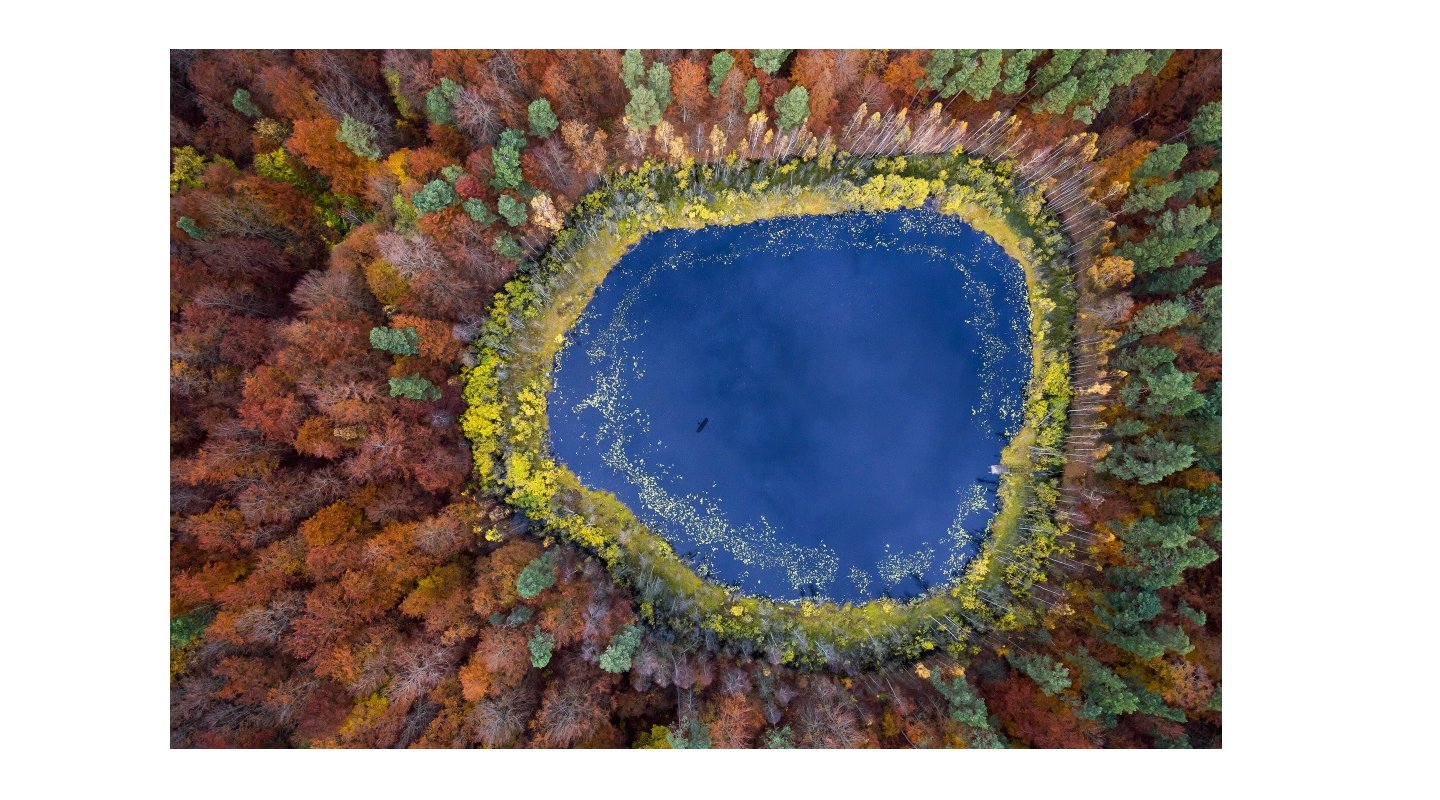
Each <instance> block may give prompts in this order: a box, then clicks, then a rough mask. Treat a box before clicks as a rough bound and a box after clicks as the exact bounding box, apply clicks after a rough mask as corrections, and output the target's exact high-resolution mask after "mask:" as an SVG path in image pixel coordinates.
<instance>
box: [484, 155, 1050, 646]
mask: <svg viewBox="0 0 1440 800" xmlns="http://www.w3.org/2000/svg"><path fill="white" fill-rule="evenodd" d="M1013 174H1014V164H1013V163H1012V162H1007V161H1000V162H990V161H986V160H984V159H980V158H974V157H969V156H967V155H966V154H965V153H963V152H961V151H959V150H956V151H953V152H950V153H944V154H932V155H908V156H896V157H882V158H873V157H859V156H852V155H849V154H845V153H835V152H828V151H827V152H824V153H820V154H818V155H811V156H810V157H808V158H801V159H793V160H790V161H786V162H784V163H777V162H773V161H769V162H746V161H737V160H736V159H735V158H734V157H733V156H732V157H731V158H730V159H728V160H726V161H724V162H720V163H717V164H705V165H696V164H693V163H689V164H682V165H681V166H679V167H675V166H673V165H665V164H656V163H650V162H647V163H645V164H643V165H641V166H640V167H639V168H637V169H634V170H629V171H626V172H621V173H617V174H613V175H610V176H609V177H608V179H607V180H606V182H605V183H604V184H602V185H601V186H600V187H599V188H597V189H596V190H594V191H592V192H591V193H590V194H588V195H586V196H585V197H584V198H582V199H581V200H580V202H579V203H577V204H576V206H575V208H574V209H572V210H571V213H570V219H569V224H568V226H567V227H566V228H564V229H563V230H561V231H560V232H559V233H558V234H557V235H556V237H555V239H554V241H553V242H552V244H551V247H550V249H549V251H548V253H547V254H546V256H545V257H544V258H543V259H542V260H541V261H540V262H539V263H534V264H527V265H526V266H525V267H523V268H522V271H521V273H520V274H519V275H518V276H517V277H516V278H515V279H513V280H512V281H510V282H509V283H508V284H506V286H505V288H504V290H503V291H502V292H501V293H500V294H498V295H497V296H496V297H495V300H494V303H493V306H492V310H491V314H490V317H489V320H488V322H487V324H486V325H485V328H484V330H483V332H482V334H481V335H480V337H479V339H478V340H477V341H476V343H475V345H474V346H475V366H474V367H471V368H468V369H466V370H465V373H464V376H463V377H464V399H465V401H466V403H467V404H468V409H467V410H466V412H465V414H464V416H463V417H462V420H461V424H462V427H463V429H464V432H465V434H466V436H468V437H469V439H470V441H471V443H472V447H473V452H474V457H475V472H474V479H475V485H476V490H477V491H481V492H485V493H488V494H493V495H495V496H498V497H501V498H503V499H504V500H505V502H507V503H508V504H509V505H510V506H511V507H513V508H514V509H515V510H516V511H517V512H518V513H520V514H522V515H524V517H525V518H526V519H528V520H529V521H530V522H531V523H532V524H533V526H534V527H535V528H536V529H537V532H539V533H540V534H541V535H544V536H550V537H557V538H559V539H563V540H565V541H568V542H571V543H573V544H575V545H577V546H579V547H581V548H584V549H585V550H587V551H589V552H591V553H593V554H594V555H595V556H596V557H598V558H599V559H601V560H602V561H603V562H604V564H605V565H606V567H607V568H608V569H609V571H610V572H611V574H612V575H613V576H614V577H615V578H616V579H617V580H619V581H621V582H623V583H625V584H627V585H628V586H630V587H631V588H632V589H633V590H634V591H635V593H636V601H637V602H638V603H639V605H640V613H641V616H642V618H643V619H644V620H645V621H646V622H647V623H649V624H652V625H656V626H666V627H668V628H670V629H671V630H672V631H673V632H674V635H675V636H676V637H677V638H681V639H685V640H687V641H693V642H694V643H696V644H697V645H705V646H711V647H727V648H732V649H735V650H737V651H748V652H750V653H752V654H756V655H762V656H765V657H769V658H770V659H772V660H773V661H775V662H776V663H785V664H791V665H795V666H800V667H816V668H818V667H825V666H839V665H853V666H857V667H858V666H866V665H873V664H876V663H880V662H886V661H895V660H900V661H907V660H908V661H913V660H917V659H919V658H921V657H923V656H924V655H925V654H926V653H927V652H930V651H934V650H945V651H948V652H949V653H951V654H952V655H955V656H959V657H963V656H965V655H966V654H968V653H973V652H976V651H977V650H978V648H977V638H978V637H979V636H982V635H985V634H988V633H1003V632H1005V631H1012V630H1016V629H1020V628H1024V627H1028V626H1031V625H1034V624H1036V623H1037V622H1038V620H1039V613H1038V612H1037V609H1036V605H1037V604H1036V603H1033V602H1029V601H1030V600H1031V599H1032V597H1033V595H1034V594H1035V593H1036V592H1037V591H1045V589H1044V587H1043V586H1037V584H1043V583H1044V582H1045V581H1046V580H1047V570H1046V564H1047V560H1048V558H1049V557H1050V556H1052V555H1061V556H1069V555H1073V552H1072V548H1073V544H1070V543H1069V542H1070V541H1073V540H1069V539H1066V538H1065V537H1064V536H1063V534H1064V533H1065V531H1066V527H1065V525H1063V524H1060V523H1058V522H1057V521H1056V520H1055V519H1054V518H1053V512H1054V507H1055V501H1056V498H1057V496H1058V493H1059V476H1060V471H1061V467H1062V466H1063V458H1062V457H1061V456H1059V455H1058V453H1059V452H1060V451H1062V450H1063V439H1064V436H1065V434H1066V429H1065V426H1066V416H1067V411H1068V408H1069V405H1070V401H1071V398H1072V395H1073V391H1072V388H1071V383H1070V363H1071V345H1072V334H1071V321H1072V318H1073V314H1074V304H1075V297H1074V290H1073V288H1072V286H1073V283H1072V281H1071V280H1070V278H1071V276H1072V268H1071V265H1070V264H1069V262H1068V260H1067V258H1066V257H1065V255H1064V254H1065V252H1066V242H1065V240H1064V237H1063V236H1062V235H1061V232H1060V226H1059V223H1058V222H1057V220H1056V219H1055V217H1054V216H1053V215H1052V214H1051V213H1050V212H1049V211H1048V210H1047V209H1046V208H1045V205H1044V202H1043V200H1042V198H1041V196H1040V194H1039V193H1038V192H1036V191H1026V190H1023V189H1020V188H1018V187H1017V185H1016V181H1015V180H1013V178H1012V176H1013ZM921 207H929V208H932V209H934V210H935V211H938V212H939V213H943V214H950V215H954V216H957V217H959V218H961V219H962V220H964V221H965V222H967V223H968V224H970V225H971V226H973V227H974V228H976V229H977V230H979V231H981V232H983V233H986V234H988V235H989V236H991V237H992V238H994V240H995V241H996V242H997V243H998V244H999V245H1000V246H1001V247H1002V248H1004V250H1005V252H1006V253H1007V254H1009V255H1010V256H1011V257H1012V258H1014V259H1015V260H1016V262H1018V263H1019V264H1020V266H1021V268H1022V269H1023V270H1024V274H1025V282H1026V288H1027V292H1028V298H1029V305H1030V312H1031V313H1030V318H1031V324H1030V339H1031V344H1032V348H1033V353H1032V364H1033V371H1032V375H1031V378H1030V380H1029V383H1028V386H1027V389H1026V402H1025V413H1024V423H1023V426H1022V428H1021V429H1020V431H1019V432H1018V433H1017V434H1016V435H1015V437H1014V438H1013V439H1012V441H1011V442H1010V444H1009V445H1008V446H1007V447H1006V448H1005V449H1004V451H1003V453H1002V456H1001V463H1002V465H1003V467H1004V472H1003V474H1002V475H1001V476H1000V486H999V505H998V510H997V512H996V514H995V516H994V517H993V518H992V519H991V521H990V524H989V529H988V531H987V536H986V538H985V541H984V544H983V546H982V548H981V550H980V552H979V553H978V554H977V555H976V556H975V557H974V558H973V559H972V560H971V562H970V563H969V564H968V565H967V567H966V569H965V572H964V574H963V575H962V576H960V577H959V578H957V579H955V580H953V581H951V582H950V583H949V584H947V585H944V586H940V587H937V588H935V589H933V590H932V591H931V592H929V593H928V594H927V595H925V596H923V597H921V598H918V599H915V600H912V601H909V602H900V601H897V600H893V599H888V598H886V599H879V600H874V601H871V602H868V603H864V604H851V603H844V604H837V603H834V602H828V601H817V600H796V601H784V600H773V599H770V598H766V597H760V596H756V595H751V594H747V593H745V592H743V591H740V590H738V589H737V588H735V587H731V586H725V585H722V584H720V583H717V582H714V581H711V580H707V579H706V578H703V577H701V576H700V575H698V574H697V573H696V572H695V571H694V570H693V569H691V568H690V567H689V566H688V565H687V564H686V563H685V562H684V561H682V560H681V559H680V558H679V557H678V556H677V555H676V553H675V552H674V550H673V549H672V548H671V546H670V545H669V543H668V542H666V541H665V539H663V538H662V537H661V536H660V535H658V534H656V533H655V532H653V531H651V530H649V529H648V528H646V527H645V526H644V525H643V524H642V523H641V522H640V521H639V520H638V519H637V518H636V517H635V515H634V513H633V512H632V511H631V510H630V509H629V508H627V507H626V506H625V505H624V504H623V503H621V502H620V501H619V500H617V499H616V498H615V496H614V495H612V494H610V493H607V492H601V491H597V490H595V489H592V488H589V487H587V486H584V485H583V484H582V483H581V482H580V480H579V479H578V478H577V477H576V476H575V475H574V473H572V472H571V471H570V470H569V469H567V468H566V467H565V466H564V465H562V464H559V463H557V462H556V460H555V459H554V458H553V457H552V456H551V454H550V453H548V452H547V450H546V430H547V425H548V419H547V416H546V397H547V395H548V393H549V390H550V370H551V368H552V365H553V362H554V358H555V355H556V353H557V352H558V351H559V350H560V348H561V347H562V346H563V345H564V343H565V336H566V332H567V331H568V330H569V329H570V327H571V326H572V325H574V324H575V322H576V320H577V319H578V318H579V317H580V315H581V313H582V312H583V310H584V308H585V306H586V305H587V304H588V303H589V301H590V298H591V297H592V296H593V295H594V292H595V289H596V288H597V287H598V286H599V285H600V283H601V282H602V281H603V280H604V279H605V276H606V275H607V274H608V273H609V271H610V269H611V268H612V267H614V266H615V264H617V263H618V262H619V261H620V259H621V257H623V256H624V254H625V253H626V252H627V251H628V250H629V249H630V248H631V247H633V246H634V245H635V244H636V243H637V242H639V241H640V239H641V238H642V237H644V236H645V235H647V234H650V233H654V232H656V231H660V230H665V229H669V228H701V227H705V226H707V225H741V224H745V223H748V222H754V221H757V220H763V219H771V218H776V217H786V216H804V215H812V214H836V213H842V212H848V211H857V210H858V211H872V212H884V211H893V210H898V209H917V208H921Z"/></svg>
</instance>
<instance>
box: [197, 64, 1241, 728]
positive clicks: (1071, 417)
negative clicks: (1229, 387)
mask: <svg viewBox="0 0 1440 800" xmlns="http://www.w3.org/2000/svg"><path fill="white" fill-rule="evenodd" d="M170 77H171V117H170V137H171V142H170V155H171V159H170V166H171V174H170V205H171V219H170V227H169V230H170V254H171V273H170V274H171V293H170V336H171V352H170V392H171V426H170V454H171V495H170V497H171V544H170V555H171V586H170V598H171V623H170V624H171V650H170V653H171V658H170V663H171V675H170V687H171V689H170V694H171V742H172V745H173V746H176V747H326V746H328V747H521V746H529V747H652V748H656V747H658V748H689V747H717V748H718V747H947V746H948V747H1120V748H1149V747H1197V748H1198V747H1218V746H1219V743H1220V729H1221V723H1220V720H1221V711H1220V709H1221V660H1220V631H1221V607H1220V578H1221V570H1220V554H1221V550H1222V544H1221V530H1220V509H1221V499H1220V475H1221V454H1220V444H1221V435H1220V420H1221V343H1222V342H1221V339H1222V337H1221V316H1220V313H1221V291H1220V283H1221V244H1220V242H1221V219H1222V210H1221V188H1222V180H1221V161H1222V152H1223V146H1222V136H1221V106H1220V54H1219V52H1218V51H1208V50H1200V51H1196V50H1174V51H1171V50H1104V49H1085V50H958V49H956V50H739V49H733V50H724V51H716V50H579V51H556V50H432V51H414V50H388V51H373V50H287V51H278V50H267V51H252V50H204V51H189V50H175V51H172V52H171V57H170ZM841 203H843V204H844V207H847V208H863V209H866V210H872V211H884V210H893V209H898V208H917V207H921V206H924V207H927V208H933V209H936V210H940V211H948V213H955V214H958V215H962V216H965V217H967V218H973V219H977V220H980V221H981V222H980V223H977V227H981V226H982V225H983V226H985V227H982V228H981V229H982V230H985V232H986V233H988V234H990V235H992V236H994V237H995V239H996V241H997V242H999V243H1001V244H1002V245H1005V246H1007V249H1013V250H1014V252H1015V253H1017V254H1019V255H1021V256H1022V257H1024V258H1025V259H1027V260H1028V261H1030V262H1031V263H1032V264H1033V265H1034V269H1033V270H1032V275H1033V276H1034V279H1035V282H1034V283H1032V284H1031V285H1030V287H1029V288H1030V292H1031V302H1032V305H1034V304H1036V303H1039V304H1041V308H1040V310H1041V311H1042V312H1044V313H1042V314H1041V315H1039V319H1040V321H1041V322H1043V323H1044V325H1045V326H1046V327H1045V328H1044V332H1045V333H1046V334H1047V336H1045V337H1042V342H1044V343H1045V345H1046V346H1047V347H1049V348H1051V351H1050V352H1049V354H1048V355H1047V356H1046V357H1045V358H1044V359H1037V361H1036V363H1037V366H1039V367H1043V369H1037V371H1036V375H1035V376H1033V380H1032V385H1031V395H1030V400H1031V407H1029V408H1028V409H1027V414H1030V415H1031V416H1030V418H1032V419H1033V422H1034V425H1033V428H1032V432H1033V436H1032V437H1030V438H1027V439H1025V440H1024V441H1023V442H1021V443H1020V445H1019V446H1017V447H1016V449H1015V450H1014V452H1012V453H1011V456H1012V457H1013V458H1014V459H1016V460H1015V461H1014V462H1012V463H1014V464H1020V465H1023V468H1017V469H1015V470H1012V471H1013V472H1014V473H1015V474H1016V475H1017V477H1016V478H1015V482H1014V488H1013V491H1014V492H1015V493H1016V496H1017V497H1022V498H1023V499H1024V502H1017V503H1015V504H1013V506H1014V507H1015V508H1016V509H1017V511H1016V512H1015V513H1016V516H1015V517H1014V519H1013V520H1011V521H1010V522H1009V523H1007V524H1008V525H1010V526H1011V527H1010V528H1007V530H1012V531H1013V533H1011V534H1010V535H1008V536H997V537H996V539H997V541H1000V542H1001V544H999V545H997V546H996V548H995V550H994V552H993V557H992V558H991V559H989V560H988V561H987V562H986V563H987V564H988V570H989V572H988V573H987V574H985V575H979V576H975V579H974V582H973V583H970V584H967V586H970V587H971V588H972V589H973V591H972V592H970V593H968V594H966V593H962V594H961V595H955V596H949V595H946V596H942V597H940V598H939V599H938V600H934V601H933V602H937V603H938V602H941V601H943V602H944V603H946V605H945V606H944V607H943V608H942V607H941V606H938V605H937V606H933V607H932V606H919V605H915V606H911V605H903V604H900V605H898V606H897V607H894V608H874V609H870V610H867V611H864V612H863V613H860V614H857V615H855V616H850V617H837V616H833V615H827V613H826V612H825V610H824V609H814V608H804V607H802V606H798V605H797V606H795V607H794V608H793V609H788V610H787V609H781V610H776V611H775V612H773V616H766V614H770V613H771V612H768V611H765V610H764V609H763V608H762V607H761V606H760V605H758V604H757V605H754V606H747V605H745V604H744V602H748V601H744V602H741V601H736V602H733V603H731V602H730V600H731V598H729V597H728V596H727V597H724V598H723V599H724V601H725V602H726V605H723V606H722V605H719V602H720V601H718V600H717V601H716V603H717V604H716V606H715V608H713V609H712V608H709V607H707V606H706V605H705V603H706V602H709V600H707V598H711V597H713V595H710V594H706V592H708V591H709V590H708V589H705V588H704V587H703V586H691V587H690V588H689V589H687V592H688V594H687V593H682V592H675V591H671V590H669V589H664V587H660V588H656V587H647V585H646V584H645V583H644V582H643V581H641V580H640V579H639V576H640V575H641V573H640V572H638V571H637V570H636V569H634V568H633V567H634V565H635V564H636V563H638V562H636V561H635V559H634V555H633V554H634V553H635V552H636V550H635V549H634V547H635V546H634V545H633V543H634V542H635V541H637V539H636V538H635V535H631V534H629V533H626V535H625V537H624V539H625V541H624V544H625V548H621V547H620V543H619V540H618V538H616V537H617V536H618V532H619V531H621V530H622V529H621V528H612V527H610V525H609V522H607V520H612V516H606V514H607V513H608V512H607V511H606V508H604V507H600V506H594V507H589V508H586V509H580V510H578V511H577V510H576V509H577V506H576V503H578V502H579V500H580V499H583V495H581V494H579V493H577V492H575V491H572V487H569V486H568V485H567V484H566V483H565V482H564V480H563V476H562V475H559V474H558V473H557V472H556V471H554V470H553V469H551V468H550V467H549V466H547V465H546V464H545V463H544V461H543V460H541V459H538V458H537V457H536V456H537V452H536V451H532V450H531V449H529V448H530V447H531V445H532V444H533V443H534V442H538V441H539V438H538V436H539V435H540V434H542V433H543V417H544V409H543V397H544V395H543V393H540V394H539V395H538V396H537V395H536V394H535V391H534V387H533V386H529V385H524V384H522V383H520V382H519V380H520V378H521V377H524V376H525V375H528V374H529V373H527V372H525V370H526V369H529V368H531V367H532V366H533V365H532V364H531V362H529V361H526V360H525V359H526V358H528V357H531V356H534V355H535V354H536V353H541V352H543V350H544V348H546V347H553V344H547V343H546V342H548V341H549V339H543V340H542V339H539V338H526V337H531V336H534V335H535V334H536V333H537V332H543V333H545V334H548V335H553V334H556V333H563V331H564V325H563V324H562V323H563V321H564V314H565V313H569V312H568V311H564V310H563V309H561V310H557V309H556V308H555V306H554V305H553V303H554V301H555V298H556V297H558V296H560V294H561V291H560V290H561V289H563V288H564V286H565V285H566V284H565V283H564V281H560V280H559V279H558V278H556V276H557V275H565V274H567V273H565V269H566V265H578V266H576V267H575V268H574V269H573V272H574V274H589V273H586V272H585V270H584V269H582V268H581V267H584V265H585V264H593V265H600V264H606V265H607V266H606V267H605V268H608V264H613V262H614V260H615V259H618V257H619V256H620V254H621V253H622V252H623V250H624V248H625V247H626V246H628V244H627V243H628V242H629V241H630V237H632V236H638V235H639V234H640V233H642V232H643V231H644V230H652V229H658V228H660V227H665V226H676V225H682V224H683V225H687V226H702V225H706V224H728V223H730V222H733V221H735V220H736V219H739V218H740V217H744V216H746V215H748V216H749V217H750V218H756V219H758V218H766V217H770V216H775V215H777V214H796V213H833V212H834V211H835V210H836V209H837V208H839V207H841V206H840V204H841ZM606 247H608V248H609V249H606ZM587 248H589V249H588V250H587ZM587 259H588V260H587ZM599 275H600V276H601V277H603V270H602V271H601V272H600V273H599ZM572 277H573V276H572ZM591 277H592V278H593V277H595V276H594V275H591ZM550 324H554V325H557V326H558V327H555V328H550V327H545V325H550ZM521 334H523V335H521ZM516 345H519V346H518V347H517V346H516ZM531 346H533V349H530V350H527V349H525V348H527V347H531ZM540 361H543V359H539V360H537V361H536V362H535V363H536V364H539V362H540ZM541 366H543V365H541ZM1022 479H1023V480H1022ZM998 524H999V523H997V525H998ZM637 535H638V534H637ZM627 548H628V549H627ZM652 572H653V571H652ZM675 574H676V575H680V578H677V580H681V579H683V575H682V574H681V573H675ZM662 589H663V590H662ZM686 597H690V598H692V601H691V603H692V604H691V605H689V606H686V605H685V604H684V603H683V602H680V601H682V600H684V599H685V598H686ZM732 608H733V609H735V610H733V611H732V610H730V609H732ZM867 608H868V607H867ZM715 610H720V611H721V613H720V614H718V615H715V614H710V613H708V612H710V611H715ZM932 611H935V612H937V613H931V612H932ZM702 612H706V613H702ZM717 617H718V619H717ZM761 618H763V620H764V621H763V623H762V622H754V620H757V619H761ZM897 619H903V620H905V622H904V624H903V625H900V624H896V623H895V620H897ZM776 620H779V621H778V622H777V621H776ZM822 630H823V631H825V633H824V634H823V635H822V634H821V633H820V632H821V631H822ZM767 636H768V637H769V638H766V637H767ZM826 636H829V637H830V638H829V639H827V638H826ZM887 637H889V638H887ZM862 640H863V641H864V642H872V643H873V645H872V644H862V643H861V642H862Z"/></svg>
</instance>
